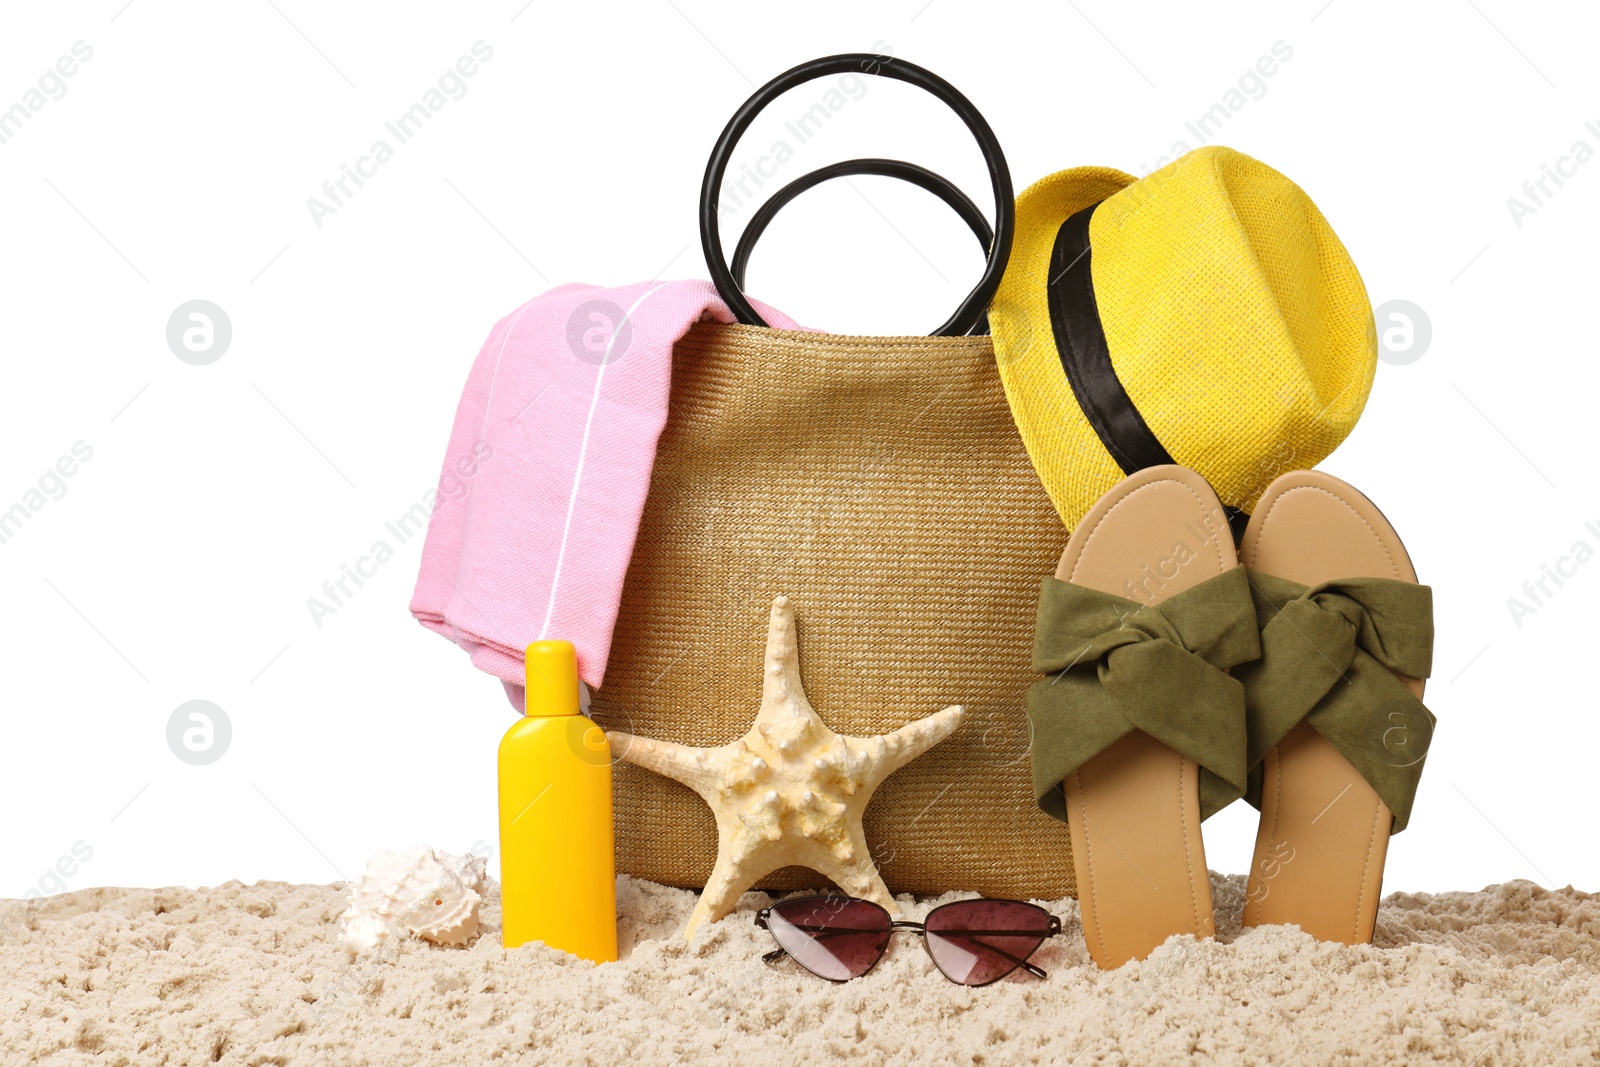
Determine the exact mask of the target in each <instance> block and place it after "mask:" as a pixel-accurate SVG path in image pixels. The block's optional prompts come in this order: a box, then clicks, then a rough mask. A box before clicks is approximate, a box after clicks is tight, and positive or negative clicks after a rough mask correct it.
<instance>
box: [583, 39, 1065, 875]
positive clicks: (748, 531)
mask: <svg viewBox="0 0 1600 1067" xmlns="http://www.w3.org/2000/svg"><path fill="white" fill-rule="evenodd" d="M845 71H860V72H862V73H871V74H878V75H881V76H886V77H892V78H897V79H899V80H902V81H907V82H910V83H912V84H915V85H918V86H920V87H922V88H924V89H926V90H928V91H929V92H931V93H933V94H934V95H936V96H938V97H939V98H940V99H941V100H943V101H944V102H946V103H947V104H949V105H950V106H951V107H952V109H953V110H955V111H956V113H957V114H958V115H959V116H960V117H961V118H962V119H963V121H964V122H965V123H966V124H967V126H968V128H969V129H970V130H971V131H972V133H973V134H974V136H975V137H976V138H977V140H978V142H979V144H980V146H981V147H982V148H983V151H984V155H985V158H986V161H987V163H988V167H989V173H990V176H991V179H992V181H993V184H994V194H995V216H994V217H995V236H994V238H993V239H992V240H986V243H987V245H988V252H989V263H988V269H987V270H986V271H985V274H984V277H983V279H982V280H981V281H980V283H979V285H978V287H977V288H976V289H975V290H974V291H973V293H972V294H971V296H969V297H968V298H967V300H966V301H965V302H964V303H963V305H962V306H961V308H959V309H958V310H957V312H956V314H955V315H953V316H952V317H951V320H950V321H949V322H947V323H946V324H945V326H944V327H942V328H941V330H940V334H939V335H936V336H931V337H845V336H835V335H828V334H813V333H799V332H789V331H781V330H773V329H768V328H766V327H765V326H764V325H761V324H760V318H759V316H758V315H757V313H756V311H755V310H754V309H753V308H752V307H751V306H750V304H749V302H748V301H746V300H745V299H744V297H743V295H742V294H741V293H740V292H739V286H738V283H737V278H736V275H737V274H741V273H742V265H743V260H744V258H745V257H746V256H747V254H748V242H749V241H751V240H753V239H754V236H756V235H759V232H760V229H761V227H762V226H764V225H765V220H766V219H770V217H771V215H770V212H768V213H767V214H766V215H765V216H758V217H757V218H756V219H753V220H752V223H751V225H750V226H749V227H748V228H747V231H746V234H745V242H744V243H742V244H741V249H740V254H739V255H737V256H736V257H735V268H736V269H735V270H730V269H729V268H728V267H727V266H726V264H725V261H724V259H723V253H722V249H721V247H720V234H719V231H718V227H717V218H716V200H717V196H718V190H719V187H720V184H721V179H722V174H723V171H724V170H725V169H726V167H727V163H728V157H729V154H730V153H731V150H732V147H733V145H734V144H735V143H736V142H737V140H738V137H739V136H740V134H742V133H743V132H744V130H745V129H746V128H747V127H748V125H749V123H750V120H751V119H753V118H754V116H755V114H756V113H757V112H758V111H759V110H760V109H761V108H762V107H764V106H765V104H766V103H767V102H769V101H770V100H771V99H772V98H774V97H776V96H777V95H778V94H780V93H782V92H783V91H785V90H787V89H789V88H792V87H793V86H794V85H797V84H800V83H802V82H804V81H807V80H810V79H812V78H815V77H819V76H823V75H827V74H833V73H841V72H845ZM825 172H826V173H825ZM856 172H865V173H893V174H896V175H897V176H900V177H907V178H908V179H909V180H913V181H917V182H918V183H919V184H922V185H924V186H925V187H927V188H930V189H933V190H934V191H935V192H937V193H938V194H939V195H941V196H943V197H944V198H945V199H946V200H948V201H949V202H951V203H952V204H954V205H956V206H957V208H958V210H960V211H961V212H962V214H963V216H964V217H967V216H971V215H973V214H976V215H977V216H978V220H979V222H980V223H981V222H982V213H981V212H978V210H977V209H976V208H975V207H973V206H972V205H971V202H970V201H969V200H966V198H965V197H964V196H963V195H962V194H960V193H959V192H957V191H955V190H954V189H953V188H952V187H950V186H949V183H947V182H945V181H944V180H943V179H942V178H939V177H938V176H937V175H932V174H930V173H929V172H926V171H922V170H921V168H914V167H911V166H910V165H909V164H901V163H897V162H896V161H883V160H865V161H860V160H858V161H853V162H852V163H850V164H841V165H838V166H836V167H834V168H824V172H817V174H814V175H808V176H806V177H805V178H802V179H800V180H799V181H798V182H796V183H795V184H794V185H793V186H791V187H789V188H788V189H785V190H784V191H783V192H781V193H779V194H777V196H775V197H774V198H773V201H772V202H770V203H769V205H768V208H771V209H772V210H776V206H781V204H782V203H784V202H787V199H789V198H792V196H793V195H794V193H797V192H799V191H800V190H801V189H802V188H806V187H809V185H810V184H815V183H816V181H819V180H823V179H824V178H826V177H828V176H832V175H833V174H837V173H856ZM818 174H820V175H822V177H818ZM808 183H809V184H808ZM1012 212H1013V204H1012V190H1011V183H1010V178H1009V174H1008V172H1007V170H1006V165H1005V160H1004V157H1003V156H1002V154H1001V152H1000V149H999V146H998V144H997V143H996V142H995V138H994V135H993V133H992V132H991V131H990V129H989V127H988V125H987V123H985V122H984V120H983V118H982V117H981V116H980V115H978V113H977V112H976V110H974V109H973V107H972V105H971V104H970V103H968V102H967V100H966V99H965V98H964V97H962V96H961V95H960V94H959V93H958V92H956V90H955V89H954V88H953V87H951V86H950V85H949V84H948V83H946V82H944V81H942V80H941V79H939V78H937V77H936V76H934V75H932V74H930V73H928V72H927V71H924V70H922V69H921V68H918V67H915V66H913V65H911V64H908V63H905V62H903V61H899V60H890V59H887V58H885V57H881V56H835V57H831V58H829V59H826V60H818V61H816V62H814V63H810V64H806V65H804V66H802V67H797V68H795V69H794V70H792V71H790V72H788V73H786V74H784V75H781V76H780V77H779V78H777V79H774V81H772V82H771V83H769V84H768V85H767V86H765V87H763V88H762V89H761V90H759V91H758V92H757V93H756V95H755V96H753V97H752V98H751V99H750V101H749V102H748V103H746V104H745V106H744V107H743V108H741V110H740V111H739V112H738V114H736V115H735V116H734V118H733V120H732V121H731V122H730V123H729V125H728V128H727V129H726V130H725V131H724V133H723V136H722V139H721V140H720V141H719V142H718V145H717V147H716V150H715V151H714V153H713V155H712V159H711V164H710V166H709V167H708V169H707V174H706V184H705V186H704V188H703V190H702V198H701V226H702V236H703V238H704V240H705V243H706V247H707V257H708V262H709V263H710V265H711V270H712V276H713V279H714V280H715V281H716V283H717V287H718V289H719V291H720V292H721V293H722V295H723V298H724V300H726V301H727V303H728V305H729V306H730V307H731V308H733V309H734V311H735V314H736V315H738V317H739V319H740V322H741V323H748V325H746V324H737V325H727V326H723V325H715V324H709V323H702V324H700V325H697V326H695V327H693V328H692V329H691V330H690V331H689V332H688V334H686V335H685V336H684V337H683V338H682V340H681V341H679V342H678V344H677V345H676V347H675V349H674V351H673V360H672V363H673V365H672V398H671V408H670V414H669V416H668V420H667V425H666V428H665V430H664V431H663V433H662V436H661V439H660V442H659V445H658V449H657V455H656V461H655V467H654V472H653V475H652V482H651V487H650V493H649V497H648V500H647V503H646V505H645V512H644V516H643V520H642V523H641V526H640V529H639V534H638V539H637V542H636V547H635V551H634V554H633V557H632V562H631V565H630V569H629V571H628V576H627V580H626V583H625V585H624V589H623V599H622V607H621V611H620V614H619V618H618V623H617V627H616V631H615V636H614V639H613V642H612V646H611V658H610V661H609V665H608V667H607V670H606V679H605V684H604V686H603V687H602V688H601V689H599V690H597V691H596V692H595V694H594V697H593V701H592V706H591V714H592V715H593V717H594V718H595V719H596V720H597V721H598V722H599V723H600V724H601V725H603V726H605V727H606V728H608V729H615V730H622V731H626V732H628V733H633V734H639V735H644V736H648V737H654V738H660V739H663V740H670V741H677V742H682V743H685V744H690V745H696V746H716V745H722V744H726V743H727V742H729V741H731V740H733V739H734V738H736V737H738V736H740V735H741V734H743V733H744V732H745V731H746V730H747V729H748V728H749V725H750V721H751V719H752V717H753V716H754V714H755V711H756V708H757V706H758V705H759V703H760V700H761V666H762V654H763V648H764V645H765V632H766V619H767V613H768V610H769V606H770V604H771V602H772V599H773V597H774V596H776V595H778V594H785V595H787V596H788V597H789V598H790V600H791V601H792V602H793V604H794V606H795V611H796V617H797V620H798V627H799V642H800V664H801V671H802V673H803V678H804V684H805V688H806V692H807V694H808V695H809V697H810V699H811V702H812V703H813V704H814V705H815V707H816V709H817V712H818V714H819V715H821V717H822V719H823V720H824V721H825V722H826V723H827V724H828V725H829V726H830V727H832V728H833V729H835V730H837V731H839V732H841V733H850V734H856V735H874V734H880V733H887V732H889V731H891V730H894V729H896V728H897V727H900V726H903V725H904V724H906V723H908V722H911V721H912V720H914V719H918V718H921V717H923V716H925V715H929V714H931V713H933V712H934V711H936V710H938V709H939V708H942V707H945V706H947V705H950V704H961V705H964V706H965V707H966V709H967V712H968V718H967V720H966V722H965V724H964V725H963V726H962V728H961V729H960V730H958V731H957V732H956V733H955V734H954V735H952V736H951V737H950V738H949V739H948V740H946V741H944V742H943V743H942V744H940V745H938V746H936V747H935V748H933V749H932V750H931V751H929V752H927V753H926V754H924V755H922V756H921V757H919V758H918V759H916V760H914V761H913V762H912V763H910V764H909V765H908V766H906V767H905V768H903V769H901V770H900V771H898V772H896V773H895V774H893V775H891V776H890V777H889V778H888V779H887V780H886V781H885V782H884V783H883V785H882V786H881V787H879V789H878V791H877V793H876V795H875V796H874V798H873V800H872V803H871V805H870V806H869V807H868V809H867V812H866V819H865V828H866V836H867V842H868V845H869V847H870V848H871V850H872V854H873V858H874V860H875V861H876V862H877V864H878V866H879V868H880V870H881V872H882V874H883V877H884V879H885V881H886V882H887V883H888V885H889V887H890V889H891V890H894V891H897V892H900V891H910V892H920V893H939V892H944V891H946V890H949V889H952V888H961V889H969V890H976V891H978V892H981V893H984V894H987V895H991V896H1005V897H1022V898H1028V897H1034V898H1056V897H1060V896H1063V895H1068V894H1071V893H1072V892H1073V891H1074V883H1073V877H1072V861H1071V856H1070V854H1069V847H1068V837H1067V828H1066V826H1065V824H1063V823H1061V822H1058V821H1056V820H1054V819H1051V818H1050V817H1049V816H1047V815H1045V814H1044V813H1043V812H1041V811H1040V810H1039V808H1038V806H1037V805H1036V804H1035V802H1034V796H1033V785H1032V778H1031V773H1030V769H1029V761H1028V719H1027V715H1026V713H1025V710H1024V708H1025V693H1026V690H1027V688H1028V686H1029V684H1031V683H1032V682H1033V681H1034V680H1035V678H1034V675H1033V672H1032V670H1031V667H1030V654H1031V649H1032V642H1033V629H1034V621H1035V619H1034V615H1035V609H1036V607H1037V602H1038V582H1039V577H1040V576H1041V575H1045V574H1049V573H1051V571H1052V570H1053V569H1054V567H1055V563H1056V559H1057V557H1058V556H1059V554H1060V551H1061V546H1062V544H1063V543H1064V542H1065V539H1066V531H1065V529H1064V528H1063V526H1062V523H1061V520H1060V518H1059V517H1058V515H1057V513H1056V510H1055V508H1054V506H1053V505H1052V504H1051V501H1050V498H1049V496H1048V495H1047V494H1046V492H1045V490H1044V488H1043V487H1042V486H1041V484H1040V482H1039V479H1038V476H1037V475H1036V474H1035V473H1034V468H1033V466H1032V464H1031V463H1030V461H1029V458H1028V454H1027V452H1026V450H1025V449H1024V447H1023V443H1022V440H1021V438H1020V436H1019V435H1018V432H1017V429H1016V426H1015V424H1014V422H1013V421H1012V416H1011V411H1010V408H1009V407H1008V406H1007V403H1006V397H1005V393H1004V390H1003V388H1002V386H1001V382H1000V378H999V375H998V374H997V372H996V367H995V357H994V349H993V346H992V344H991V342H990V340H989V338H988V337H987V336H963V335H964V334H966V332H967V331H968V330H969V329H973V328H978V327H979V326H980V324H981V322H982V316H983V312H984V309H985V307H986V306H987V304H988V302H989V299H990V298H991V297H992V295H993V292H994V287H995V286H997V285H998V283H999V278H1000V273H1001V271H1002V270H1003V269H1004V267H1005V261H1006V256H1007V254H1008V251H1009V248H1010V242H1011V231H1012V225H1013V222H1012V220H1013V214H1012ZM969 223H970V220H969ZM985 225H986V224H985ZM975 229H977V227H975ZM980 236H985V237H986V229H985V230H984V231H981V232H980ZM615 773H616V843H617V864H618V869H619V870H621V871H625V872H628V873H631V874H634V875H638V876H641V877H645V878H649V879H652V880H655V881H659V882H664V883H667V884H670V885H679V886H689V887H699V886H701V885H703V884H704V883H705V881H706V879H707V877H708V875H709V874H710V872H711V869H712V865H713V863H714V861H715V859H716V842H717V833H716V827H715V823H714V821H713V819H712V816H711V813H710V811H709V810H708V809H707V808H706V806H705V804H704V802H703V801H701V799H700V798H699V797H698V796H697V795H696V794H695V793H693V792H692V791H690V790H689V789H688V788H686V787H684V786H682V785H679V784H678V783H676V782H674V781H671V780H669V779H667V778H663V777H661V776H658V775H655V774H652V773H649V772H647V771H644V770H641V769H640V768H638V767H635V766H632V765H630V764H626V763H621V764H619V765H618V766H617V767H616V772H615ZM817 882H818V876H817V875H815V874H813V873H811V872H809V871H805V872H802V871H798V870H795V869H788V870H786V871H783V872H779V873H778V874H776V875H774V876H772V877H771V878H769V879H767V880H766V881H765V882H764V883H763V884H764V886H765V887H768V888H797V887H801V886H811V885H816V884H817Z"/></svg>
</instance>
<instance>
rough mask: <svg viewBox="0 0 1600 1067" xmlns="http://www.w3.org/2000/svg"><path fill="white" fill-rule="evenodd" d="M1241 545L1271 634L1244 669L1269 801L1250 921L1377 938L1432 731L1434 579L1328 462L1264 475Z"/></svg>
mask: <svg viewBox="0 0 1600 1067" xmlns="http://www.w3.org/2000/svg"><path fill="white" fill-rule="evenodd" d="M1239 552H1240V557H1241V559H1242V560H1243V562H1244V564H1245V566H1246V567H1247V568H1249V570H1250V584H1251V592H1252V594H1253V596H1254V599H1255V604H1256V611H1257V614H1258V618H1259V623H1260V627H1261V649H1262V654H1261V659H1260V660H1258V661H1257V662H1255V663H1251V664H1248V665H1246V666H1243V667H1241V668H1240V669H1239V671H1238V674H1237V676H1238V678H1239V680H1240V681H1241V682H1243V684H1244V688H1245V697H1246V706H1247V721H1248V724H1249V725H1248V731H1249V737H1250V764H1251V771H1250V781H1249V790H1248V793H1247V797H1248V799H1249V800H1250V802H1251V803H1252V804H1254V805H1256V806H1257V807H1259V808H1260V809H1261V825H1260V829H1259V831H1258V833H1257V837H1256V850H1255V856H1254V859H1253V861H1252V863H1251V868H1250V880H1249V885H1248V888H1247V890H1246V898H1245V910H1244V924H1245V925H1246V926H1257V925H1262V924H1267V923H1293V924H1296V925H1298V926H1299V927H1300V928H1301V929H1303V930H1305V931H1306V932H1307V933H1309V934H1311V935H1313V936H1314V937H1317V938H1320V939H1322V940H1327V941H1342V942H1345V943H1348V944H1358V943H1362V942H1366V941H1370V940H1371V939H1372V931H1373V925H1374V922H1375V921H1376V918H1377V910H1378V898H1379V895H1380V889H1381V886H1382V881H1383V865H1384V860H1385V859H1386V857H1387V854H1388V846H1389V837H1390V835H1391V834H1393V833H1399V832H1400V831H1401V830H1403V829H1405V827H1406V824H1407V822H1408V821H1409V820H1410V817H1411V808H1412V800H1413V798H1414V797H1415V796H1416V791H1417V782H1418V779H1419V778H1420V777H1421V774H1422V766H1423V761H1424V760H1425V758H1426V756H1427V752H1428V746H1429V744H1430V743H1431V742H1432V740H1433V728H1434V717H1433V714H1432V713H1431V712H1430V711H1428V709H1427V708H1425V707H1423V705H1422V699H1421V698H1422V681H1421V679H1423V678H1424V677H1426V676H1427V675H1428V673H1429V672H1430V670H1431V668H1432V660H1433V651H1432V650H1433V594H1432V591H1431V590H1430V589H1429V588H1428V587H1427V586H1424V585H1418V584H1417V575H1416V571H1415V570H1414V569H1413V568H1412V566H1411V560H1410V558H1409V557H1408V556H1407V554H1406V550H1405V546H1404V545H1402V544H1401V543H1400V538H1399V535H1398V534H1396V533H1395V531H1394V527H1392V526H1391V525H1390V524H1389V522H1388V520H1387V519H1385V518H1384V516H1383V514H1382V513H1381V512H1380V511H1378V509H1377V508H1376V507H1374V506H1373V504H1372V502H1371V501H1370V500H1368V499H1367V498H1366V497H1365V496H1363V495H1361V494H1360V493H1359V492H1357V491H1356V490H1355V489H1353V488H1351V487H1350V486H1349V485H1347V484H1345V483H1344V482H1342V481H1340V480H1339V479H1337V478H1335V477H1333V476H1331V475H1328V474H1324V473H1322V472H1321V471H1292V472H1290V473H1288V474H1285V475H1283V476H1281V477H1279V478H1278V479H1276V480H1275V481H1274V482H1273V483H1272V484H1271V485H1270V486H1268V487H1267V491H1266V492H1265V493H1264V494H1262V497H1261V503H1260V505H1259V506H1258V507H1257V508H1256V511H1255V514H1254V515H1252V516H1251V518H1250V523H1249V526H1248V527H1246V530H1245V535H1244V540H1243V542H1242V544H1241V545H1240V550H1239Z"/></svg>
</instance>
